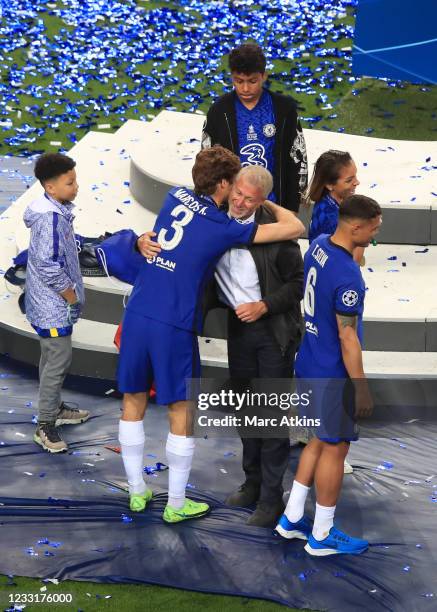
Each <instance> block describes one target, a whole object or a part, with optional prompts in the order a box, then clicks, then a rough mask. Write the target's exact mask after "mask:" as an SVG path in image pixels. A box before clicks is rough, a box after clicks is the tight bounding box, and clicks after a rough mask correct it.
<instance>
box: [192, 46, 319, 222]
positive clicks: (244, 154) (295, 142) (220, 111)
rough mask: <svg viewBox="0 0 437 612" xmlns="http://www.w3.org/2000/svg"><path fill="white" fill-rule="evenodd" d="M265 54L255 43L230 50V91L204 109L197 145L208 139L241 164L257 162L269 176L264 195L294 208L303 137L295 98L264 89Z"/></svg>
mask: <svg viewBox="0 0 437 612" xmlns="http://www.w3.org/2000/svg"><path fill="white" fill-rule="evenodd" d="M265 67H266V58H265V56H264V53H263V51H262V49H261V47H259V45H257V44H255V43H245V44H243V45H241V46H240V47H237V48H236V49H234V50H233V51H231V53H230V55H229V68H230V71H231V76H232V83H233V86H234V90H233V91H232V92H231V93H228V94H225V95H224V96H221V97H220V98H219V99H218V100H216V102H214V104H213V105H212V106H211V108H210V109H209V111H208V114H207V117H206V121H205V124H204V126H203V134H202V148H207V147H210V146H212V145H214V144H221V145H222V146H223V147H226V148H227V149H229V150H231V151H233V152H234V153H235V154H236V155H238V156H239V157H240V160H241V165H242V166H243V167H244V166H248V165H259V166H264V167H265V168H267V169H268V170H269V171H270V172H271V174H272V175H273V192H272V193H271V194H270V197H269V199H271V200H273V201H275V202H280V203H281V204H282V205H283V206H284V207H285V208H288V209H289V210H293V211H295V212H297V211H298V210H299V205H300V199H301V194H302V193H303V192H304V191H305V189H306V186H307V178H308V168H307V156H306V148H305V140H304V137H303V132H302V128H301V126H300V123H299V120H298V116H297V111H296V102H295V101H294V100H293V98H291V97H290V96H283V95H281V94H278V93H275V92H271V91H269V90H267V89H265V88H264V87H263V86H264V83H265V81H266V79H267V73H266V71H265Z"/></svg>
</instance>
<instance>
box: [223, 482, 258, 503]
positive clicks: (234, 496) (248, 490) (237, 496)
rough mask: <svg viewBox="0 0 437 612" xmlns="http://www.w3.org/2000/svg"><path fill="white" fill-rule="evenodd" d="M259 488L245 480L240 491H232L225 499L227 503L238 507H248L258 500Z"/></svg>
mask: <svg viewBox="0 0 437 612" xmlns="http://www.w3.org/2000/svg"><path fill="white" fill-rule="evenodd" d="M258 497H259V488H258V487H256V486H254V485H252V484H250V483H248V482H245V483H243V484H242V485H241V487H239V489H238V491H235V493H231V494H230V495H228V497H227V498H226V499H225V504H226V505H228V506H233V507H236V508H247V506H252V505H253V504H255V503H256V502H257V501H258Z"/></svg>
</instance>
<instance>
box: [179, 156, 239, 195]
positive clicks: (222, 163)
mask: <svg viewBox="0 0 437 612" xmlns="http://www.w3.org/2000/svg"><path fill="white" fill-rule="evenodd" d="M240 168H241V163H240V159H239V158H238V157H237V156H236V155H235V154H234V153H232V151H229V150H228V149H225V148H224V147H222V146H221V145H214V146H213V147H210V148H209V149H202V151H199V153H198V154H197V155H196V161H195V162H194V166H193V169H192V171H191V174H192V176H193V182H194V191H195V192H196V193H197V194H199V195H200V194H203V195H211V194H212V193H214V191H215V190H216V189H217V185H218V183H220V181H222V180H223V179H224V180H226V181H229V182H232V181H233V180H234V178H235V176H236V175H237V173H238V172H239V171H240Z"/></svg>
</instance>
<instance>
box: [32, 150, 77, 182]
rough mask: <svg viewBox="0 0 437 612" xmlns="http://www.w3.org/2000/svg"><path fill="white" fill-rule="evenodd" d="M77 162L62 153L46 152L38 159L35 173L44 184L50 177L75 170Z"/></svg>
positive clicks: (53, 177)
mask: <svg viewBox="0 0 437 612" xmlns="http://www.w3.org/2000/svg"><path fill="white" fill-rule="evenodd" d="M75 165H76V162H75V161H74V159H71V157H68V155H62V153H44V154H43V155H41V156H40V157H38V159H37V160H36V164H35V169H34V171H33V172H34V174H35V177H36V178H37V179H38V180H39V181H40V183H41V184H42V185H44V183H45V182H46V181H49V180H50V179H55V178H57V177H58V176H61V174H65V173H66V172H69V171H70V170H73V168H74V167H75Z"/></svg>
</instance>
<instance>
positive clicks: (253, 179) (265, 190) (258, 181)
mask: <svg viewBox="0 0 437 612" xmlns="http://www.w3.org/2000/svg"><path fill="white" fill-rule="evenodd" d="M240 178H244V180H246V181H247V182H248V183H250V184H251V185H253V186H254V187H258V188H259V189H260V190H261V192H262V194H263V196H264V198H265V199H266V198H267V196H268V195H269V194H270V193H271V192H272V189H273V178H272V175H271V174H270V172H269V171H268V170H267V168H264V167H263V166H244V167H243V168H241V170H240V172H239V173H238V174H237V176H236V179H235V180H238V179H240Z"/></svg>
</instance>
